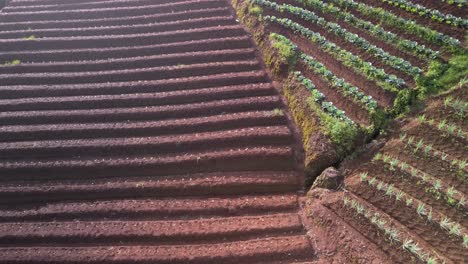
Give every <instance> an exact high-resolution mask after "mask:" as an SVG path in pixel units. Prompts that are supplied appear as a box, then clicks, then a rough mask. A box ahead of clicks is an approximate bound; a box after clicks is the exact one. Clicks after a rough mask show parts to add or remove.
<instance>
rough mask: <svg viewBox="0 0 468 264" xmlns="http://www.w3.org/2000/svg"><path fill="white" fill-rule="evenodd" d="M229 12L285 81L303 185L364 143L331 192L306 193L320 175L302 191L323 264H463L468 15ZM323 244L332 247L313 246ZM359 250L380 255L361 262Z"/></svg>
mask: <svg viewBox="0 0 468 264" xmlns="http://www.w3.org/2000/svg"><path fill="white" fill-rule="evenodd" d="M447 2H450V1H447ZM462 2H463V1H462ZM232 3H233V5H234V6H235V7H236V9H237V12H238V16H239V17H240V19H241V21H242V22H243V23H244V24H245V25H246V26H247V27H248V28H250V30H251V31H252V34H253V36H254V39H255V41H256V42H257V44H258V45H259V47H260V50H261V51H262V53H263V55H264V60H265V62H266V65H267V66H268V68H269V69H270V71H271V73H272V76H273V78H275V79H276V80H278V81H280V82H282V83H283V94H284V96H285V97H286V99H287V102H288V105H289V107H290V109H291V112H292V115H293V118H294V120H295V122H296V125H298V128H299V130H300V131H301V132H302V133H301V134H302V140H303V147H304V150H305V168H306V174H307V176H306V177H307V180H308V182H309V183H311V182H312V181H313V179H314V178H315V177H316V176H317V175H318V174H319V173H320V172H322V171H323V170H324V169H325V168H327V167H328V166H332V165H336V164H338V163H340V161H342V159H343V157H345V156H346V155H347V153H351V152H353V151H355V150H356V147H358V148H359V146H362V148H359V151H356V152H355V153H354V154H353V155H352V156H348V157H347V158H346V159H345V160H344V162H343V163H341V164H340V165H339V169H340V171H341V172H342V173H343V174H344V176H345V180H344V183H343V184H342V185H341V186H340V187H341V188H338V189H341V191H337V192H332V191H327V190H323V189H320V188H316V187H315V186H316V185H318V187H321V186H320V184H322V183H321V182H322V181H323V178H322V177H323V175H322V176H321V178H320V179H319V181H316V182H315V183H316V184H314V186H313V187H312V188H313V189H312V190H311V191H310V193H309V196H308V199H307V200H308V201H307V203H306V208H307V209H306V212H304V214H305V215H307V216H309V217H307V220H306V223H307V221H309V223H308V224H306V226H307V228H308V229H309V232H310V233H314V234H317V233H320V234H325V235H326V236H328V237H327V238H323V237H322V238H321V239H322V240H321V239H317V240H315V242H316V243H318V244H317V245H318V246H317V249H316V251H317V252H329V253H330V252H332V253H330V256H332V257H330V258H329V259H328V260H329V261H330V262H332V261H336V262H346V263H371V262H372V259H373V258H374V259H379V261H381V260H380V259H381V258H380V257H379V256H381V254H383V255H384V256H385V257H384V258H385V259H386V261H388V262H389V263H413V262H415V263H466V262H467V261H468V233H466V232H467V228H468V222H467V220H466V219H467V218H466V217H467V211H466V210H467V206H466V201H465V199H466V198H465V197H466V194H467V192H468V190H467V188H468V187H467V186H468V185H467V182H466V180H467V179H466V176H467V172H468V169H467V168H466V162H467V158H468V151H467V148H466V143H467V141H466V131H467V123H466V113H465V109H466V102H467V93H466V80H467V79H466V78H467V76H468V66H467V64H466V61H467V60H468V58H467V52H466V41H465V39H466V38H465V36H466V28H467V26H466V25H467V22H468V20H467V19H466V6H463V4H461V5H456V4H452V5H450V4H449V3H444V1H419V0H393V1H387V0H372V1H354V0H327V1H325V0H237V1H232ZM416 4H419V5H416ZM415 10H417V11H415ZM462 10H463V11H462ZM452 87H456V88H454V89H452V90H451V91H450V92H446V93H442V94H441V95H438V96H436V97H434V98H431V99H430V100H428V101H427V102H424V100H425V98H427V97H430V95H431V94H440V93H441V92H443V91H446V90H450V89H451V88H452ZM405 115H408V116H409V118H407V119H402V118H401V117H402V116H405ZM397 118H399V119H397ZM331 124H332V125H331ZM382 131H385V134H384V135H378V134H379V133H380V132H382ZM372 139H377V140H376V141H374V142H373V143H371V144H368V145H366V146H364V144H365V143H369V142H370V141H371V140H372ZM329 173H330V172H328V170H327V174H325V175H328V176H329ZM317 183H318V184H317ZM346 229H352V230H353V231H347V232H346V231H345V230H346ZM330 236H333V237H335V238H333V239H332V240H333V241H334V245H333V246H332V245H330V244H328V245H327V242H323V243H324V244H325V245H324V246H323V247H322V246H321V245H320V242H321V241H330V239H331V238H330ZM336 237H338V238H336ZM355 237H358V238H359V239H357V241H354V240H355ZM312 239H313V238H312ZM361 241H364V242H362V243H364V244H365V245H367V246H369V245H370V244H372V247H373V249H372V250H374V251H376V252H378V253H376V254H377V255H379V256H370V255H366V254H362V252H360V250H359V249H358V246H357V245H358V244H359V243H360V242H361ZM322 257H323V256H322ZM324 259H327V258H326V257H325V258H324ZM383 262H385V261H383Z"/></svg>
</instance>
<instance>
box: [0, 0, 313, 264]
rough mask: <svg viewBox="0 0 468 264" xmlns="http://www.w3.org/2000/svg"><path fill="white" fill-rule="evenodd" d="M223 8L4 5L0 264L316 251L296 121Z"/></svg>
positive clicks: (183, 3)
mask: <svg viewBox="0 0 468 264" xmlns="http://www.w3.org/2000/svg"><path fill="white" fill-rule="evenodd" d="M231 9H232V8H231V7H230V5H229V3H228V2H225V1H219V0H176V1H168V0H152V1H149V0H131V1H130V0H120V1H107V0H105V1H104V0H100V1H79V2H76V1H70V0H40V1H22V0H19V1H9V3H8V4H7V5H6V7H5V8H4V9H3V10H2V11H1V12H0V61H2V65H1V66H0V95H1V96H0V98H1V99H0V112H1V113H0V120H1V121H0V124H1V126H0V145H1V146H0V197H2V198H1V199H0V200H1V201H0V263H9V264H10V263H291V262H302V261H311V260H314V259H315V258H316V257H317V256H316V255H315V252H314V249H313V246H312V245H311V244H310V242H309V237H308V236H307V235H306V232H305V229H304V227H303V224H302V220H301V216H300V214H299V209H300V208H299V203H298V197H299V196H298V193H297V192H298V191H299V190H300V189H301V184H300V183H301V182H303V179H302V175H301V173H299V171H300V170H299V169H300V166H299V164H300V162H299V158H300V152H299V150H298V149H297V148H296V147H295V146H296V144H297V143H296V142H297V140H296V137H295V132H294V130H293V129H292V127H291V126H290V125H289V121H288V120H289V117H288V113H287V110H285V109H284V105H283V102H282V99H281V97H280V95H279V93H278V90H277V89H276V88H275V85H274V84H273V83H272V82H271V81H270V78H269V76H268V74H267V73H266V71H265V70H264V67H263V64H262V62H261V58H258V56H257V50H256V47H255V46H254V45H253V42H252V41H251V40H250V36H249V35H248V33H247V32H246V31H245V30H244V28H243V26H241V25H240V24H238V23H237V22H236V18H235V16H234V15H233V14H234V13H233V11H232V10H231ZM32 36H33V37H32ZM14 60H19V61H20V63H15V64H16V65H11V64H10V65H7V64H8V62H10V61H14ZM3 63H5V65H3Z"/></svg>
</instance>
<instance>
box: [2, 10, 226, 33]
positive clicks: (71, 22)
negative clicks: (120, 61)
mask: <svg viewBox="0 0 468 264" xmlns="http://www.w3.org/2000/svg"><path fill="white" fill-rule="evenodd" d="M228 15H230V12H229V9H228V8H226V7H218V8H207V9H202V10H183V11H179V12H173V13H172V12H171V13H167V14H164V13H163V14H153V15H141V16H122V17H112V18H97V19H67V20H43V21H22V22H3V23H0V31H2V32H10V31H17V30H28V29H29V28H34V29H36V30H37V29H59V28H61V29H64V28H76V27H104V26H119V25H133V24H146V23H149V22H151V23H155V22H159V23H162V22H171V21H178V20H183V19H195V18H206V17H213V16H228Z"/></svg>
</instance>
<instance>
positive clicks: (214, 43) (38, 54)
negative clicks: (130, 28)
mask: <svg viewBox="0 0 468 264" xmlns="http://www.w3.org/2000/svg"><path fill="white" fill-rule="evenodd" d="M247 48H251V43H250V41H249V40H248V37H246V36H242V37H226V38H213V39H201V40H193V41H192V40H189V41H183V42H175V43H168V44H156V45H139V46H133V47H126V46H123V47H109V48H97V49H95V48H78V49H71V50H70V49H69V50H66V49H56V50H39V51H11V52H0V61H11V60H15V59H17V60H20V61H22V62H23V63H25V64H28V63H34V62H36V63H41V62H42V63H52V62H62V63H71V62H76V61H94V60H111V59H122V58H129V57H130V58H131V57H142V56H157V55H160V56H163V55H169V54H175V53H186V52H202V51H211V50H228V49H247ZM10 66H11V67H13V68H20V67H23V66H22V65H21V64H20V65H10ZM0 67H1V66H0ZM26 67H27V66H26Z"/></svg>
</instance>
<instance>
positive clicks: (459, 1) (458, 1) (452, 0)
mask: <svg viewBox="0 0 468 264" xmlns="http://www.w3.org/2000/svg"><path fill="white" fill-rule="evenodd" d="M439 1H442V2H444V3H447V4H449V5H457V6H458V7H464V6H466V3H468V1H467V0H439Z"/></svg>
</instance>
